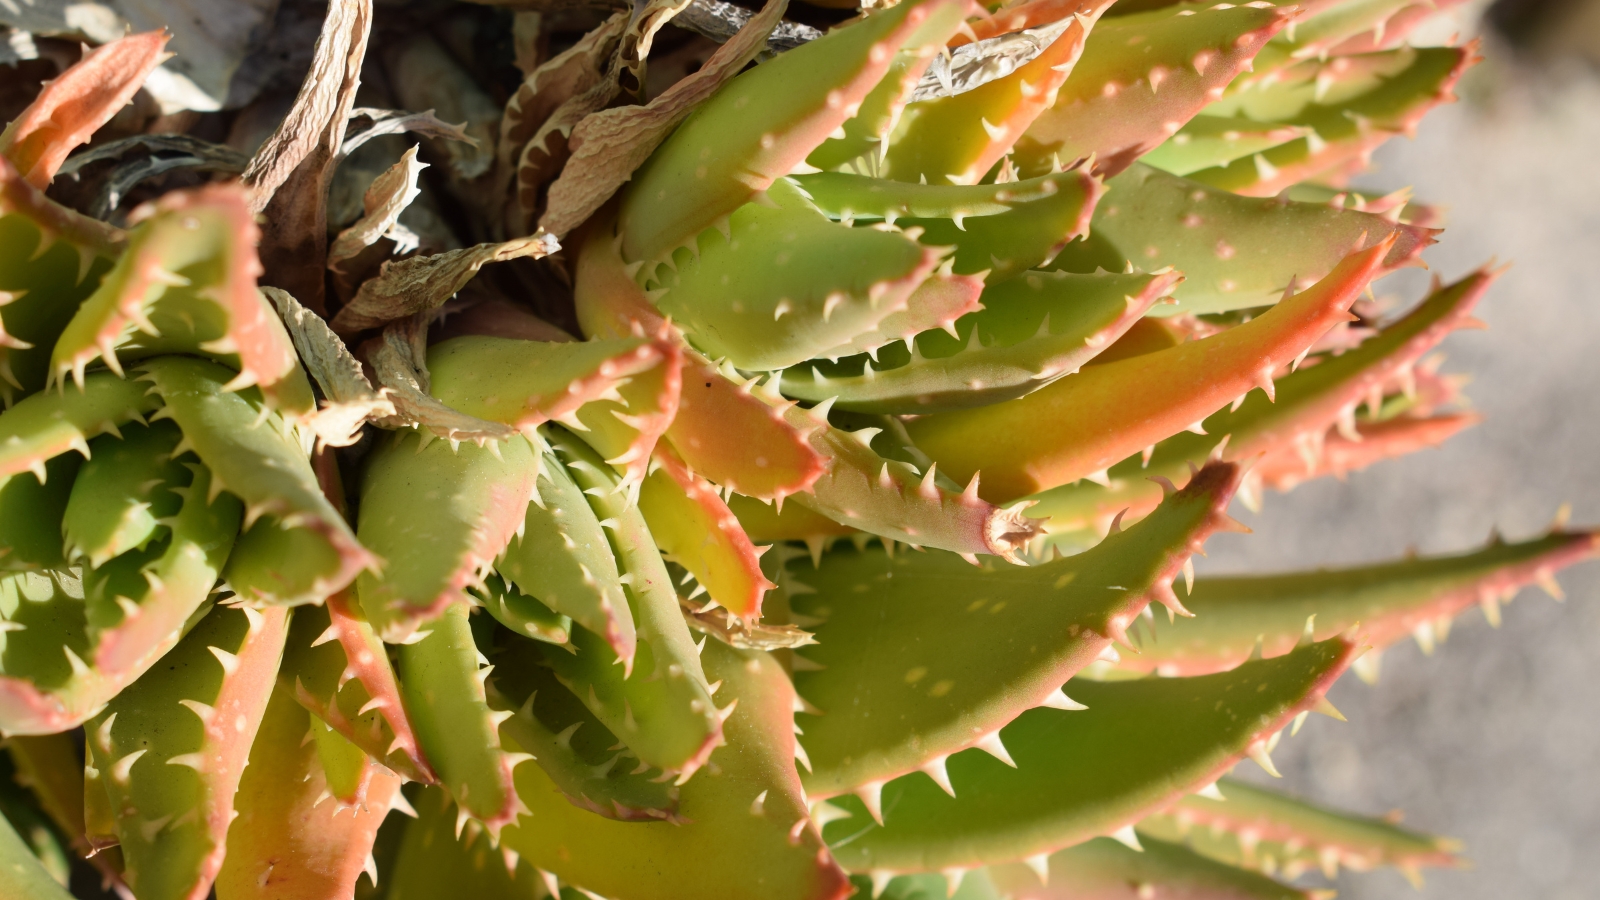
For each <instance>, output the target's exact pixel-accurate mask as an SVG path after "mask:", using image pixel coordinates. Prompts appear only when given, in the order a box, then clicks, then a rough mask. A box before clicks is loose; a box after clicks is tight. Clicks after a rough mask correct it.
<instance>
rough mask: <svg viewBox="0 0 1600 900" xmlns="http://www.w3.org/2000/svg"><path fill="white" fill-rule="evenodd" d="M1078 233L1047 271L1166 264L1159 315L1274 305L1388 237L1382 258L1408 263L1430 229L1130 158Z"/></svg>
mask: <svg viewBox="0 0 1600 900" xmlns="http://www.w3.org/2000/svg"><path fill="white" fill-rule="evenodd" d="M1106 187H1107V188H1109V193H1107V195H1106V197H1105V199H1104V200H1102V201H1101V202H1100V203H1099V205H1098V206H1096V207H1095V214H1094V221H1093V223H1092V224H1091V225H1090V234H1089V237H1088V239H1087V240H1085V241H1080V242H1077V243H1074V244H1069V245H1067V246H1066V248H1064V249H1063V250H1062V251H1061V254H1060V255H1059V256H1057V257H1056V261H1055V264H1054V268H1057V269H1064V270H1066V271H1068V272H1093V271H1095V269H1096V267H1097V266H1098V267H1103V268H1105V269H1106V270H1108V271H1113V272H1115V271H1121V270H1122V269H1123V268H1125V267H1126V266H1127V265H1128V264H1129V263H1132V264H1133V265H1135V266H1139V267H1143V268H1145V269H1152V268H1155V267H1159V266H1172V267H1173V268H1175V269H1177V270H1178V271H1179V272H1182V273H1183V275H1184V282H1183V284H1181V285H1179V286H1178V289H1177V291H1176V293H1175V294H1174V296H1176V297H1177V299H1178V305H1177V306H1172V307H1162V308H1161V309H1160V310H1159V312H1160V313H1161V314H1163V315H1172V314H1177V313H1180V312H1189V313H1211V312H1222V311H1226V310H1232V309H1247V308H1251V307H1256V306H1265V305H1267V304H1271V303H1275V302H1277V300H1278V298H1279V297H1281V296H1282V295H1283V292H1284V290H1285V289H1287V288H1294V289H1295V290H1300V289H1302V288H1304V287H1306V286H1307V285H1310V284H1312V283H1313V282H1315V281H1317V280H1319V279H1321V278H1323V277H1324V276H1326V275H1327V274H1328V273H1329V272H1331V271H1332V270H1333V269H1334V267H1335V266H1336V265H1337V264H1338V263H1339V261H1340V260H1341V259H1343V258H1344V257H1345V256H1346V255H1347V254H1349V253H1351V252H1352V251H1353V250H1355V249H1359V248H1360V247H1368V246H1372V245H1373V244H1375V243H1379V242H1382V241H1384V240H1385V239H1387V238H1388V236H1389V235H1391V234H1394V235H1396V238H1395V241H1394V243H1393V244H1392V245H1391V246H1390V250H1389V254H1388V256H1387V257H1386V258H1385V259H1384V264H1385V265H1386V266H1388V267H1389V268H1399V267H1402V266H1406V265H1412V264H1415V263H1414V260H1415V259H1416V257H1417V254H1419V253H1421V252H1422V250H1423V248H1424V247H1426V246H1428V245H1429V244H1431V243H1433V235H1434V234H1436V233H1437V230H1436V229H1430V228H1420V227H1417V226H1414V225H1404V224H1399V223H1395V222H1390V221H1389V220H1387V219H1385V218H1383V217H1381V216H1377V215H1373V214H1371V213H1364V212H1357V211H1355V210H1349V209H1342V208H1341V209H1334V208H1331V207H1329V206H1328V205H1326V204H1313V203H1297V202H1293V201H1280V200H1277V199H1267V200H1261V199H1255V198H1246V197H1239V196H1237V195H1235V194H1230V193H1228V192H1227V191H1219V190H1216V189H1215V188H1211V187H1208V186H1206V185H1201V184H1199V183H1197V182H1193V181H1189V180H1188V179H1184V178H1179V177H1178V176H1176V175H1168V174H1167V173H1165V172H1161V171H1158V170H1156V169H1153V168H1150V167H1149V166H1143V165H1137V164H1135V165H1134V166H1132V167H1130V168H1129V169H1128V171H1126V172H1123V173H1122V174H1121V175H1118V176H1117V177H1115V178H1112V179H1109V180H1107V181H1106Z"/></svg>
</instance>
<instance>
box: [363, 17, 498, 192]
mask: <svg viewBox="0 0 1600 900" xmlns="http://www.w3.org/2000/svg"><path fill="white" fill-rule="evenodd" d="M383 64H384V71H385V72H387V73H388V75H389V84H390V86H391V87H392V88H393V89H394V92H395V96H396V97H397V99H398V100H399V101H400V103H401V104H402V105H404V106H407V107H410V108H411V109H434V110H438V111H439V113H440V115H442V116H443V117H444V118H445V119H448V120H451V121H459V122H462V123H463V126H462V127H463V129H464V130H465V131H466V133H467V134H468V135H471V136H472V140H471V141H470V142H466V143H463V142H460V141H452V142H450V143H448V144H446V145H444V146H443V147H441V148H440V149H441V150H442V151H443V152H444V154H445V155H447V156H448V157H449V159H450V168H449V171H450V173H451V174H452V175H453V176H455V178H456V179H457V180H458V181H459V182H467V181H472V180H473V179H476V178H479V177H481V176H482V175H484V174H486V173H487V172H488V171H489V167H490V166H492V165H494V148H495V129H496V128H497V127H498V125H499V122H500V105H499V104H497V103H495V102H494V101H493V100H492V99H490V97H489V95H488V94H487V93H485V92H484V90H483V88H481V87H479V86H478V83H477V81H475V80H474V79H473V78H472V76H471V75H470V74H469V73H468V72H467V70H466V69H464V68H462V66H461V64H460V63H459V62H457V61H456V59H455V57H453V56H451V55H450V54H449V53H448V52H447V51H446V50H445V49H444V48H443V47H441V46H439V42H438V41H436V40H434V39H433V37H432V36H431V35H429V34H428V33H427V32H425V31H419V32H416V33H413V34H409V35H408V36H406V37H405V38H404V39H402V40H400V41H399V42H393V41H391V42H389V43H388V44H387V45H386V46H385V49H384V53H383Z"/></svg>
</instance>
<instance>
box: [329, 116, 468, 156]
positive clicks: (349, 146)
mask: <svg viewBox="0 0 1600 900" xmlns="http://www.w3.org/2000/svg"><path fill="white" fill-rule="evenodd" d="M357 119H367V120H369V121H371V123H372V124H370V125H368V126H367V127H366V128H363V129H361V130H359V131H354V130H352V132H351V133H350V135H349V137H346V138H345V139H344V144H343V145H341V146H340V147H339V158H340V159H344V158H345V157H347V156H349V155H350V154H351V153H354V152H355V150H356V148H357V147H360V146H361V145H362V144H365V143H366V142H367V141H370V140H372V139H373V138H375V137H383V136H384V135H386V134H404V133H406V132H408V131H409V132H411V133H412V134H420V135H422V136H423V137H432V138H442V139H444V140H447V141H461V142H463V143H467V144H472V145H474V146H476V145H477V143H478V141H477V139H476V138H474V137H473V136H472V135H470V134H467V132H466V128H465V127H464V126H463V125H451V124H450V123H449V122H445V121H442V120H440V118H439V117H438V116H436V115H434V113H433V110H431V109H428V110H423V111H422V112H406V111H405V110H403V109H373V108H371V107H366V106H363V107H361V108H359V109H352V110H350V121H352V122H354V121H355V120H357Z"/></svg>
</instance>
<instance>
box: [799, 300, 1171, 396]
mask: <svg viewBox="0 0 1600 900" xmlns="http://www.w3.org/2000/svg"><path fill="white" fill-rule="evenodd" d="M1181 280H1182V278H1181V277H1180V276H1179V275H1177V274H1176V273H1171V272H1168V273H1163V274H1155V275H1143V274H1130V275H1113V274H1110V273H1099V274H1095V275H1074V274H1070V273H1067V272H1028V273H1026V274H1024V275H1023V276H1022V277H1020V278H1013V279H1009V280H1006V281H1003V282H1001V283H1000V284H997V285H992V286H990V287H987V288H985V289H984V292H983V303H984V308H983V309H981V310H979V311H977V312H974V313H971V314H969V315H966V316H963V317H962V318H961V319H959V320H957V321H956V322H955V324H954V326H953V329H954V331H955V334H953V335H952V334H950V333H949V332H947V331H943V330H939V331H934V330H929V331H925V332H923V333H922V334H919V335H917V336H916V338H915V339H914V340H912V341H908V342H907V343H908V344H909V347H901V346H895V345H893V344H891V345H889V346H888V347H885V348H883V349H881V350H879V351H878V352H877V353H876V354H874V356H875V358H871V357H867V356H865V355H862V356H855V357H851V358H849V359H843V360H840V361H839V362H838V363H825V362H822V361H819V360H813V361H811V362H810V363H807V364H806V365H803V366H796V367H795V368H792V369H788V370H786V371H785V372H784V374H783V382H782V389H783V392H784V393H785V394H787V395H789V396H791V397H798V398H800V399H802V400H811V401H821V400H825V399H827V398H829V397H837V398H838V399H837V400H836V401H835V404H834V405H835V406H836V407H837V408H838V409H845V410H852V411H857V412H877V413H893V414H902V415H904V414H916V415H920V414H925V413H933V412H944V411H948V410H952V409H965V408H968V407H972V406H981V405H984V404H987V403H993V402H997V401H1001V400H1011V399H1014V398H1016V397H1020V396H1022V395H1024V394H1027V393H1029V392H1031V391H1034V390H1037V389H1039V388H1041V387H1044V386H1045V385H1047V384H1049V383H1051V382H1052V381H1055V380H1056V379H1057V378H1060V377H1061V376H1063V375H1069V374H1072V373H1073V372H1076V371H1077V370H1078V368H1079V367H1080V366H1082V365H1083V364H1084V363H1086V362H1088V361H1089V360H1090V359H1092V358H1094V357H1095V355H1096V354H1098V353H1099V352H1100V351H1101V350H1102V349H1104V348H1106V347H1108V346H1110V345H1111V344H1112V342H1114V341H1115V340H1116V339H1117V338H1119V337H1121V336H1122V334H1123V333H1125V332H1126V331H1127V330H1128V329H1129V328H1130V327H1132V326H1133V325H1134V324H1135V323H1136V322H1138V321H1140V317H1141V316H1143V315H1144V314H1145V313H1146V312H1148V311H1149V310H1150V308H1151V307H1152V306H1153V305H1154V304H1155V303H1156V302H1157V301H1158V300H1160V299H1162V298H1164V297H1166V296H1168V295H1170V294H1171V293H1172V290H1173V288H1174V287H1175V286H1176V285H1177V284H1178V282H1180V281H1181Z"/></svg>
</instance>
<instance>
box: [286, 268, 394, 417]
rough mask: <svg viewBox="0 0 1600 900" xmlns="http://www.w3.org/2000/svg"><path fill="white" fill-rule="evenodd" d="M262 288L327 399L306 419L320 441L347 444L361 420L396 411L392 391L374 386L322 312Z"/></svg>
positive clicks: (387, 415) (287, 296)
mask: <svg viewBox="0 0 1600 900" xmlns="http://www.w3.org/2000/svg"><path fill="white" fill-rule="evenodd" d="M261 292H262V293H263V294H265V295H266V297H267V299H269V300H271V301H272V305H273V306H274V307H276V308H277V310H278V315H279V316H280V317H281V318H282V319H283V324H284V327H285V328H287V329H288V331H289V338H290V339H291V340H293V341H294V348H295V350H296V351H297V352H298V353H299V354H300V361H301V362H302V363H304V364H305V367H306V370H307V371H309V372H310V373H311V377H312V378H314V379H316V382H317V386H318V387H320V388H322V393H323V396H324V397H325V398H326V399H325V400H324V401H323V404H322V408H321V409H319V410H317V412H315V413H313V414H312V415H311V416H310V417H309V418H307V419H306V420H305V422H304V423H303V424H305V426H306V427H307V428H309V429H310V430H311V432H312V433H313V434H315V435H316V436H317V440H318V442H319V443H321V444H323V445H326V446H331V447H348V446H350V445H351V444H354V443H355V442H356V439H357V438H358V437H360V434H361V426H362V425H364V424H366V423H367V422H370V421H374V420H377V419H383V418H387V417H389V416H393V415H394V414H395V408H394V403H393V401H391V400H390V399H389V396H388V393H389V392H388V391H375V390H373V388H372V382H370V381H368V380H367V376H366V373H365V372H363V371H362V369H361V363H360V361H358V360H357V359H356V358H355V357H354V356H352V355H351V354H350V351H349V349H347V348H346V347H345V345H344V341H341V340H339V337H338V335H336V334H334V333H333V330H332V329H330V328H329V327H328V323H327V322H324V321H323V320H322V317H321V316H319V315H317V314H316V313H314V312H312V311H311V310H309V309H306V308H305V307H304V306H302V305H301V304H300V302H299V301H298V300H296V299H294V297H292V296H290V294H289V292H288V291H285V290H283V289H281V288H275V287H267V288H262V289H261Z"/></svg>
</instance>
